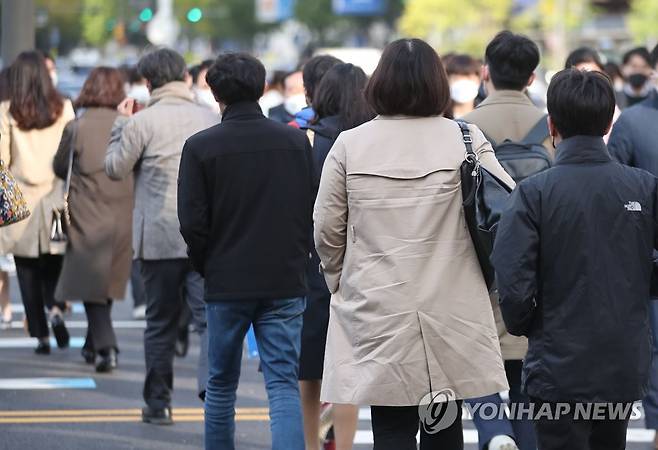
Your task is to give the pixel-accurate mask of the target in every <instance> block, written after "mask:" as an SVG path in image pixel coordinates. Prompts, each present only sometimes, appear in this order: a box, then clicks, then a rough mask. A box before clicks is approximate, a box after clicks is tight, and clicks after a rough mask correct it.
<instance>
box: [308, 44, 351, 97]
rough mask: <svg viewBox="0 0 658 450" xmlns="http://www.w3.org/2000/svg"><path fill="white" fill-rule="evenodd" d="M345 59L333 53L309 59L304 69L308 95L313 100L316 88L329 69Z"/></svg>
mask: <svg viewBox="0 0 658 450" xmlns="http://www.w3.org/2000/svg"><path fill="white" fill-rule="evenodd" d="M342 62H343V61H341V60H340V59H338V58H336V57H335V56H331V55H318V56H314V57H313V58H311V59H309V60H308V61H307V62H306V64H304V68H303V69H302V78H303V79H304V89H306V97H308V99H309V100H310V101H311V102H312V101H313V95H314V94H315V89H316V88H317V86H318V85H319V84H320V81H322V77H323V76H324V74H325V73H327V71H328V70H329V69H331V68H332V67H333V66H335V65H336V64H340V63H342Z"/></svg>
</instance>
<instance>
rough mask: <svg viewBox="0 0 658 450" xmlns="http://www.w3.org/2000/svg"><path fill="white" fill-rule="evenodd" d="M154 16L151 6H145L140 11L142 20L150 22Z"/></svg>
mask: <svg viewBox="0 0 658 450" xmlns="http://www.w3.org/2000/svg"><path fill="white" fill-rule="evenodd" d="M152 18H153V10H152V9H151V8H144V9H142V11H141V12H140V13H139V20H141V21H142V22H148V21H149V20H151V19H152Z"/></svg>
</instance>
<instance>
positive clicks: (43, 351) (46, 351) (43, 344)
mask: <svg viewBox="0 0 658 450" xmlns="http://www.w3.org/2000/svg"><path fill="white" fill-rule="evenodd" d="M34 353H36V354H37V355H50V344H49V343H48V342H47V341H39V343H38V344H37V347H36V348H35V349H34Z"/></svg>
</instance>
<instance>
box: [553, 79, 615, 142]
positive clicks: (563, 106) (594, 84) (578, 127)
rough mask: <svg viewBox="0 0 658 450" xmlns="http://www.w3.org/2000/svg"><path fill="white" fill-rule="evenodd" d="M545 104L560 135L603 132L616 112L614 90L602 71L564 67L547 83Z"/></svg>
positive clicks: (588, 134)
mask: <svg viewBox="0 0 658 450" xmlns="http://www.w3.org/2000/svg"><path fill="white" fill-rule="evenodd" d="M547 106H548V115H549V116H550V117H551V121H552V122H553V124H554V125H555V127H556V128H557V131H558V132H559V133H560V135H561V136H562V138H564V139H566V138H570V137H572V136H577V135H586V136H604V135H605V134H606V132H607V130H608V127H609V126H610V124H611V123H612V117H613V115H614V114H615V91H614V89H613V87H612V83H611V82H610V78H608V76H607V75H605V74H603V73H601V72H586V71H581V70H577V69H565V70H563V71H561V72H558V73H557V74H556V75H555V76H554V77H553V79H552V80H551V84H550V85H549V86H548V93H547Z"/></svg>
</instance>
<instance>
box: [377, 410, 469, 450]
mask: <svg viewBox="0 0 658 450" xmlns="http://www.w3.org/2000/svg"><path fill="white" fill-rule="evenodd" d="M456 403H457V406H458V408H459V410H458V414H457V419H455V421H454V422H453V423H452V425H450V426H449V427H448V428H445V429H443V430H441V431H438V432H437V433H434V434H428V433H427V432H426V431H425V430H424V429H423V428H422V427H421V431H420V450H443V449H445V450H463V448H464V433H463V430H462V402H461V401H458V402H456ZM370 411H371V418H372V433H373V436H374V438H375V445H374V447H373V450H416V448H417V447H416V434H418V428H419V425H420V419H419V416H418V406H371V407H370Z"/></svg>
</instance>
